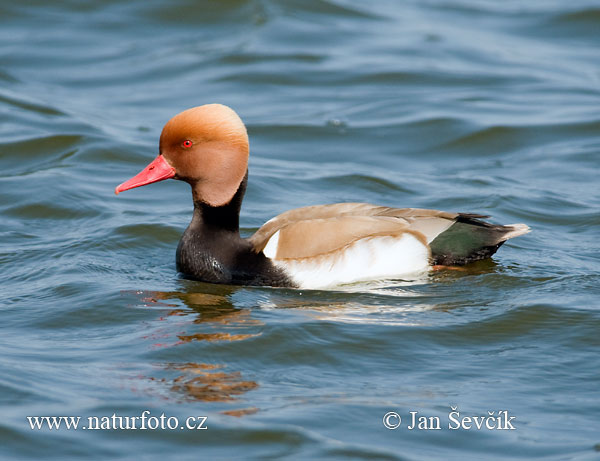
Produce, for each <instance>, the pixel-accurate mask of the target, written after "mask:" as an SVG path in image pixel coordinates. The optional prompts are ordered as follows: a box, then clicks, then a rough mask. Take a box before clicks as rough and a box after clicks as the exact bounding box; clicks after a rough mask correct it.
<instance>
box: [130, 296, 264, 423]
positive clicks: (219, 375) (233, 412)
mask: <svg viewBox="0 0 600 461" xmlns="http://www.w3.org/2000/svg"><path fill="white" fill-rule="evenodd" d="M196 288H197V287H196ZM210 290H212V292H208V293H198V292H194V293H187V292H184V291H182V292H161V291H137V292H135V296H136V297H138V298H140V300H141V302H142V304H143V305H144V306H146V307H159V308H170V310H169V312H168V313H167V314H166V315H164V316H162V317H160V319H159V320H164V319H165V318H175V317H180V318H181V320H183V322H182V323H183V326H184V327H185V328H187V329H193V330H197V329H198V328H200V329H202V330H203V331H200V332H189V333H181V330H180V329H177V333H175V332H173V331H174V329H172V328H170V329H169V333H167V334H166V335H161V334H156V333H155V334H153V335H151V337H152V338H153V339H154V338H156V337H164V336H168V337H170V338H173V337H176V338H177V341H172V342H170V343H169V344H155V346H162V347H176V346H179V345H182V344H186V343H192V342H196V341H198V342H210V343H214V342H222V341H227V342H231V341H243V340H246V339H248V338H253V337H256V336H259V335H260V332H251V333H235V334H232V333H230V332H229V331H214V330H215V329H219V328H223V327H225V328H232V327H233V328H236V327H239V328H247V327H257V326H261V325H262V323H261V322H260V321H258V320H256V319H254V318H252V317H251V311H250V309H238V308H236V307H234V305H233V304H232V303H231V301H230V300H229V296H230V295H231V294H232V293H233V292H234V291H235V289H234V288H231V287H215V286H209V288H208V290H207V291H210ZM172 300H179V301H181V302H183V303H184V304H185V306H186V308H182V307H181V303H177V304H176V303H173V302H165V301H172ZM225 368H226V365H224V364H210V363H196V362H187V363H173V362H170V363H166V364H164V365H162V368H161V370H162V371H161V372H159V373H158V374H162V373H163V372H167V374H168V375H172V373H173V372H174V371H175V372H177V376H176V377H175V378H172V379H171V378H158V377H155V376H152V377H150V378H149V379H150V380H151V381H154V382H161V383H167V384H170V391H171V394H172V395H179V396H181V397H182V398H183V399H184V400H195V401H201V402H234V401H237V400H238V399H239V397H240V396H241V395H243V394H245V393H246V392H248V391H251V390H253V389H256V388H257V387H258V386H259V385H258V383H257V382H255V381H249V380H245V379H244V378H243V376H242V373H241V372H239V371H227V370H226V369H225ZM257 411H258V408H254V407H250V408H241V409H230V410H225V411H223V412H222V413H223V414H227V415H230V416H236V417H240V416H244V415H248V414H253V413H256V412H257Z"/></svg>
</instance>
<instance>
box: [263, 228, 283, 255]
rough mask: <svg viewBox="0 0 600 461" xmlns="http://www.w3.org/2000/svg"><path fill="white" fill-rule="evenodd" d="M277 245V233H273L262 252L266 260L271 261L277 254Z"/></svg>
mask: <svg viewBox="0 0 600 461" xmlns="http://www.w3.org/2000/svg"><path fill="white" fill-rule="evenodd" d="M278 245H279V231H277V232H275V233H274V234H273V235H272V236H271V238H270V239H269V241H268V242H267V244H266V245H265V248H264V250H263V253H264V254H265V256H266V257H267V258H271V259H273V258H274V257H275V255H276V254H277V246H278Z"/></svg>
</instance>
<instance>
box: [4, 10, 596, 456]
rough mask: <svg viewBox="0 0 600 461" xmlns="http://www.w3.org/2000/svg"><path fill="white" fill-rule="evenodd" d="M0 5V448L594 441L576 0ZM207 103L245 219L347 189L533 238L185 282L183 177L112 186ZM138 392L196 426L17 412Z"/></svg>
mask: <svg viewBox="0 0 600 461" xmlns="http://www.w3.org/2000/svg"><path fill="white" fill-rule="evenodd" d="M0 24H1V26H0V120H1V123H0V213H1V223H2V225H1V226H0V300H1V303H0V309H1V310H0V312H1V314H2V332H1V334H0V405H1V412H0V458H2V459H40V458H43V459H61V460H62V459H69V458H72V459H82V458H86V459H107V458H108V459H165V458H167V459H169V458H177V459H198V458H206V459H236V458H237V459H239V458H242V459H261V460H262V459H274V458H276V459H280V458H281V459H386V460H388V459H402V460H405V459H418V460H422V459H435V460H437V459H504V458H514V459H532V458H546V459H582V460H587V459H598V458H600V435H599V434H600V432H599V429H600V416H599V415H600V403H599V401H600V399H599V397H600V391H599V389H600V373H599V371H598V370H600V340H599V338H600V336H599V334H598V332H599V331H600V313H599V308H600V304H599V302H598V299H599V295H600V283H599V282H600V270H599V262H600V258H599V245H598V226H599V224H600V213H599V206H600V188H599V187H598V179H597V178H598V169H599V167H600V156H599V153H600V111H599V110H598V107H600V106H599V103H600V66H599V63H600V59H599V57H600V55H599V54H598V49H599V46H600V36H599V34H598V31H599V30H600V8H599V6H598V3H597V1H584V0H581V1H579V0H576V1H571V2H559V1H533V2H517V1H506V2H492V1H483V0H481V1H476V0H451V1H441V0H427V1H405V2H399V1H398V2H396V1H381V2H375V3H373V4H370V3H365V2H350V1H344V0H321V1H315V0H312V1H293V0H287V1H277V2H276V1H268V0H263V1H259V0H237V1H218V2H217V1H205V2H191V1H189V2H188V1H184V0H176V1H172V2H164V1H163V2H161V1H158V0H151V1H141V0H134V1H131V2H111V1H104V2H100V1H91V0H90V1H84V2H80V1H64V2H55V3H49V2H29V3H27V5H25V4H19V3H15V2H6V1H4V2H0ZM210 102H220V103H223V104H227V105H229V106H231V107H233V108H234V109H235V110H236V111H237V112H238V113H239V114H240V116H241V117H242V119H243V120H244V121H245V123H246V125H247V127H248V131H249V135H250V140H251V160H250V179H249V187H248V192H247V195H246V199H245V202H244V206H243V210H242V216H241V225H242V227H243V233H244V235H250V234H251V233H252V232H253V231H254V230H256V229H257V228H258V227H259V226H260V225H261V224H262V223H263V222H265V221H266V220H268V219H270V218H271V217H273V216H274V215H276V214H278V213H280V212H283V211H285V210H287V209H290V208H293V207H298V206H304V205H312V204H321V203H332V202H346V201H364V202H370V203H377V204H382V205H389V206H396V207H422V208H434V209H442V210H447V211H464V212H474V213H483V214H489V215H491V216H492V218H491V219H492V221H493V222H496V223H502V224H509V223H515V222H524V223H526V224H528V225H529V226H531V227H532V229H533V231H532V232H531V233H530V234H528V235H526V236H523V237H519V238H518V239H514V240H511V241H510V242H509V243H507V244H506V245H504V246H503V247H502V248H501V249H500V251H499V252H498V253H497V255H495V257H494V258H493V260H489V261H484V262H480V263H477V264H473V265H471V266H468V267H467V268H466V269H467V270H466V271H442V272H436V273H433V274H432V275H430V276H428V277H426V278H424V279H422V280H418V281H412V282H410V281H402V280H399V281H387V282H380V283H370V284H359V285H355V286H351V287H346V288H344V289H340V290H338V291H298V290H287V289H286V290H284V289H271V288H245V287H228V286H215V285H209V284H203V283H198V282H193V281H188V280H184V279H182V278H181V277H180V276H179V275H178V274H177V272H176V269H175V255H174V253H175V248H176V245H177V242H178V239H179V236H180V235H181V233H182V232H183V230H184V229H185V227H186V226H187V223H188V222H189V220H190V217H191V209H192V204H191V198H190V194H189V187H188V186H186V185H185V184H182V183H180V182H176V181H166V182H163V183H160V184H155V185H152V186H148V187H144V188H141V189H136V190H132V191H129V192H127V193H124V194H122V195H119V197H118V198H117V197H115V196H114V193H113V190H114V187H115V186H116V185H117V184H119V183H120V182H122V181H123V180H125V179H127V178H129V177H130V176H132V175H133V174H135V173H137V172H138V171H139V170H140V169H141V168H142V167H143V166H144V165H146V164H147V163H148V162H149V161H150V160H151V159H152V158H154V157H155V156H156V154H157V152H158V151H157V149H158V147H157V144H158V136H159V134H160V130H161V129H162V126H163V124H164V123H165V122H166V121H167V120H168V119H169V118H170V117H171V116H173V115H175V114H176V113H177V112H179V111H181V110H183V109H186V108H188V107H192V106H196V105H200V104H205V103H210ZM452 407H456V408H458V411H459V412H460V416H461V417H462V416H487V415H488V412H490V413H491V412H494V416H497V415H498V414H499V413H500V412H501V411H506V412H507V414H508V415H509V416H514V417H515V419H514V420H513V423H514V426H515V429H514V430H487V429H481V430H477V429H475V428H471V429H466V428H461V429H457V430H451V429H449V428H448V424H449V423H450V420H449V414H450V413H451V412H452ZM145 410H148V411H149V412H150V413H149V415H150V416H154V417H159V416H160V415H161V414H163V413H164V414H165V417H167V418H168V417H177V418H178V419H179V421H180V422H183V421H185V420H186V418H188V417H190V416H204V417H206V418H207V419H206V426H207V427H208V429H207V430H189V429H176V430H168V429H164V430H160V429H158V430H119V429H117V430H113V429H107V430H83V429H82V428H79V429H77V430H74V429H71V430H67V429H65V428H64V427H63V429H61V430H49V429H47V428H44V429H41V430H32V429H31V428H30V425H29V422H28V420H27V416H81V417H82V425H84V424H85V421H84V418H87V416H98V417H102V416H111V415H113V414H116V415H117V416H130V417H133V416H140V415H142V413H143V412H144V411H145ZM390 411H394V412H397V413H398V414H399V415H400V416H401V417H402V418H403V421H402V425H401V426H400V427H398V428H397V429H395V430H390V429H386V428H385V427H384V425H383V417H384V415H385V414H386V413H388V412H390ZM411 411H413V412H418V415H421V416H427V417H438V418H439V419H440V422H441V429H440V430H425V429H421V430H419V429H417V428H415V429H413V430H409V429H408V426H409V424H410V420H411V416H410V412H411ZM86 421H87V420H86ZM429 421H431V420H429Z"/></svg>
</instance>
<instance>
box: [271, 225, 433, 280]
mask: <svg viewBox="0 0 600 461" xmlns="http://www.w3.org/2000/svg"><path fill="white" fill-rule="evenodd" d="M274 238H275V235H274V236H273V237H272V238H271V240H269V243H268V244H267V246H269V245H270V244H271V241H272V240H273V239H274ZM277 238H279V237H277ZM264 253H265V255H266V256H268V255H267V248H265V250H264ZM273 262H274V263H275V264H276V265H277V266H279V267H281V268H282V269H284V270H285V272H286V273H287V274H288V275H289V276H290V277H291V278H292V280H293V281H294V282H296V284H297V285H298V286H299V287H300V288H305V289H315V288H326V287H333V286H336V285H341V284H345V283H352V282H358V281H363V280H379V279H390V278H394V277H398V276H400V275H403V274H410V273H415V272H420V271H423V270H425V269H427V268H428V267H429V249H428V248H427V247H426V246H425V245H423V243H421V242H420V241H419V240H418V239H417V238H416V237H414V236H413V235H411V234H403V235H401V236H400V237H392V236H384V237H368V238H364V239H361V240H358V241H356V242H354V243H353V244H351V245H350V246H348V247H346V248H344V249H343V250H340V251H335V252H333V253H330V254H326V255H320V256H316V257H313V258H302V259H280V260H273Z"/></svg>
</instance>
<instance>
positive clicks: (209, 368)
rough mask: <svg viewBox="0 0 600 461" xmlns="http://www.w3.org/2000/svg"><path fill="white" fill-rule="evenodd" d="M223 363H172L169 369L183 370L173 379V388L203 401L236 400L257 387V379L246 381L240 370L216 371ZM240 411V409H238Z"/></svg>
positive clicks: (188, 396) (187, 396)
mask: <svg viewBox="0 0 600 461" xmlns="http://www.w3.org/2000/svg"><path fill="white" fill-rule="evenodd" d="M222 367H223V365H208V364H204V363H185V364H170V365H168V366H167V368H168V369H174V370H178V371H181V372H183V374H182V375H180V376H178V377H177V378H175V379H174V380H173V386H172V387H171V390H173V391H175V392H180V393H183V394H184V395H185V396H186V398H191V399H193V400H200V401H203V402H225V401H232V400H236V399H235V397H234V396H238V395H241V394H244V393H246V392H248V391H251V390H252V389H256V388H257V387H258V384H257V383H256V382H255V381H244V380H243V379H242V374H241V373H240V372H239V371H236V372H232V373H227V372H224V371H214V370H216V369H219V368H222ZM237 411H240V410H237Z"/></svg>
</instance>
